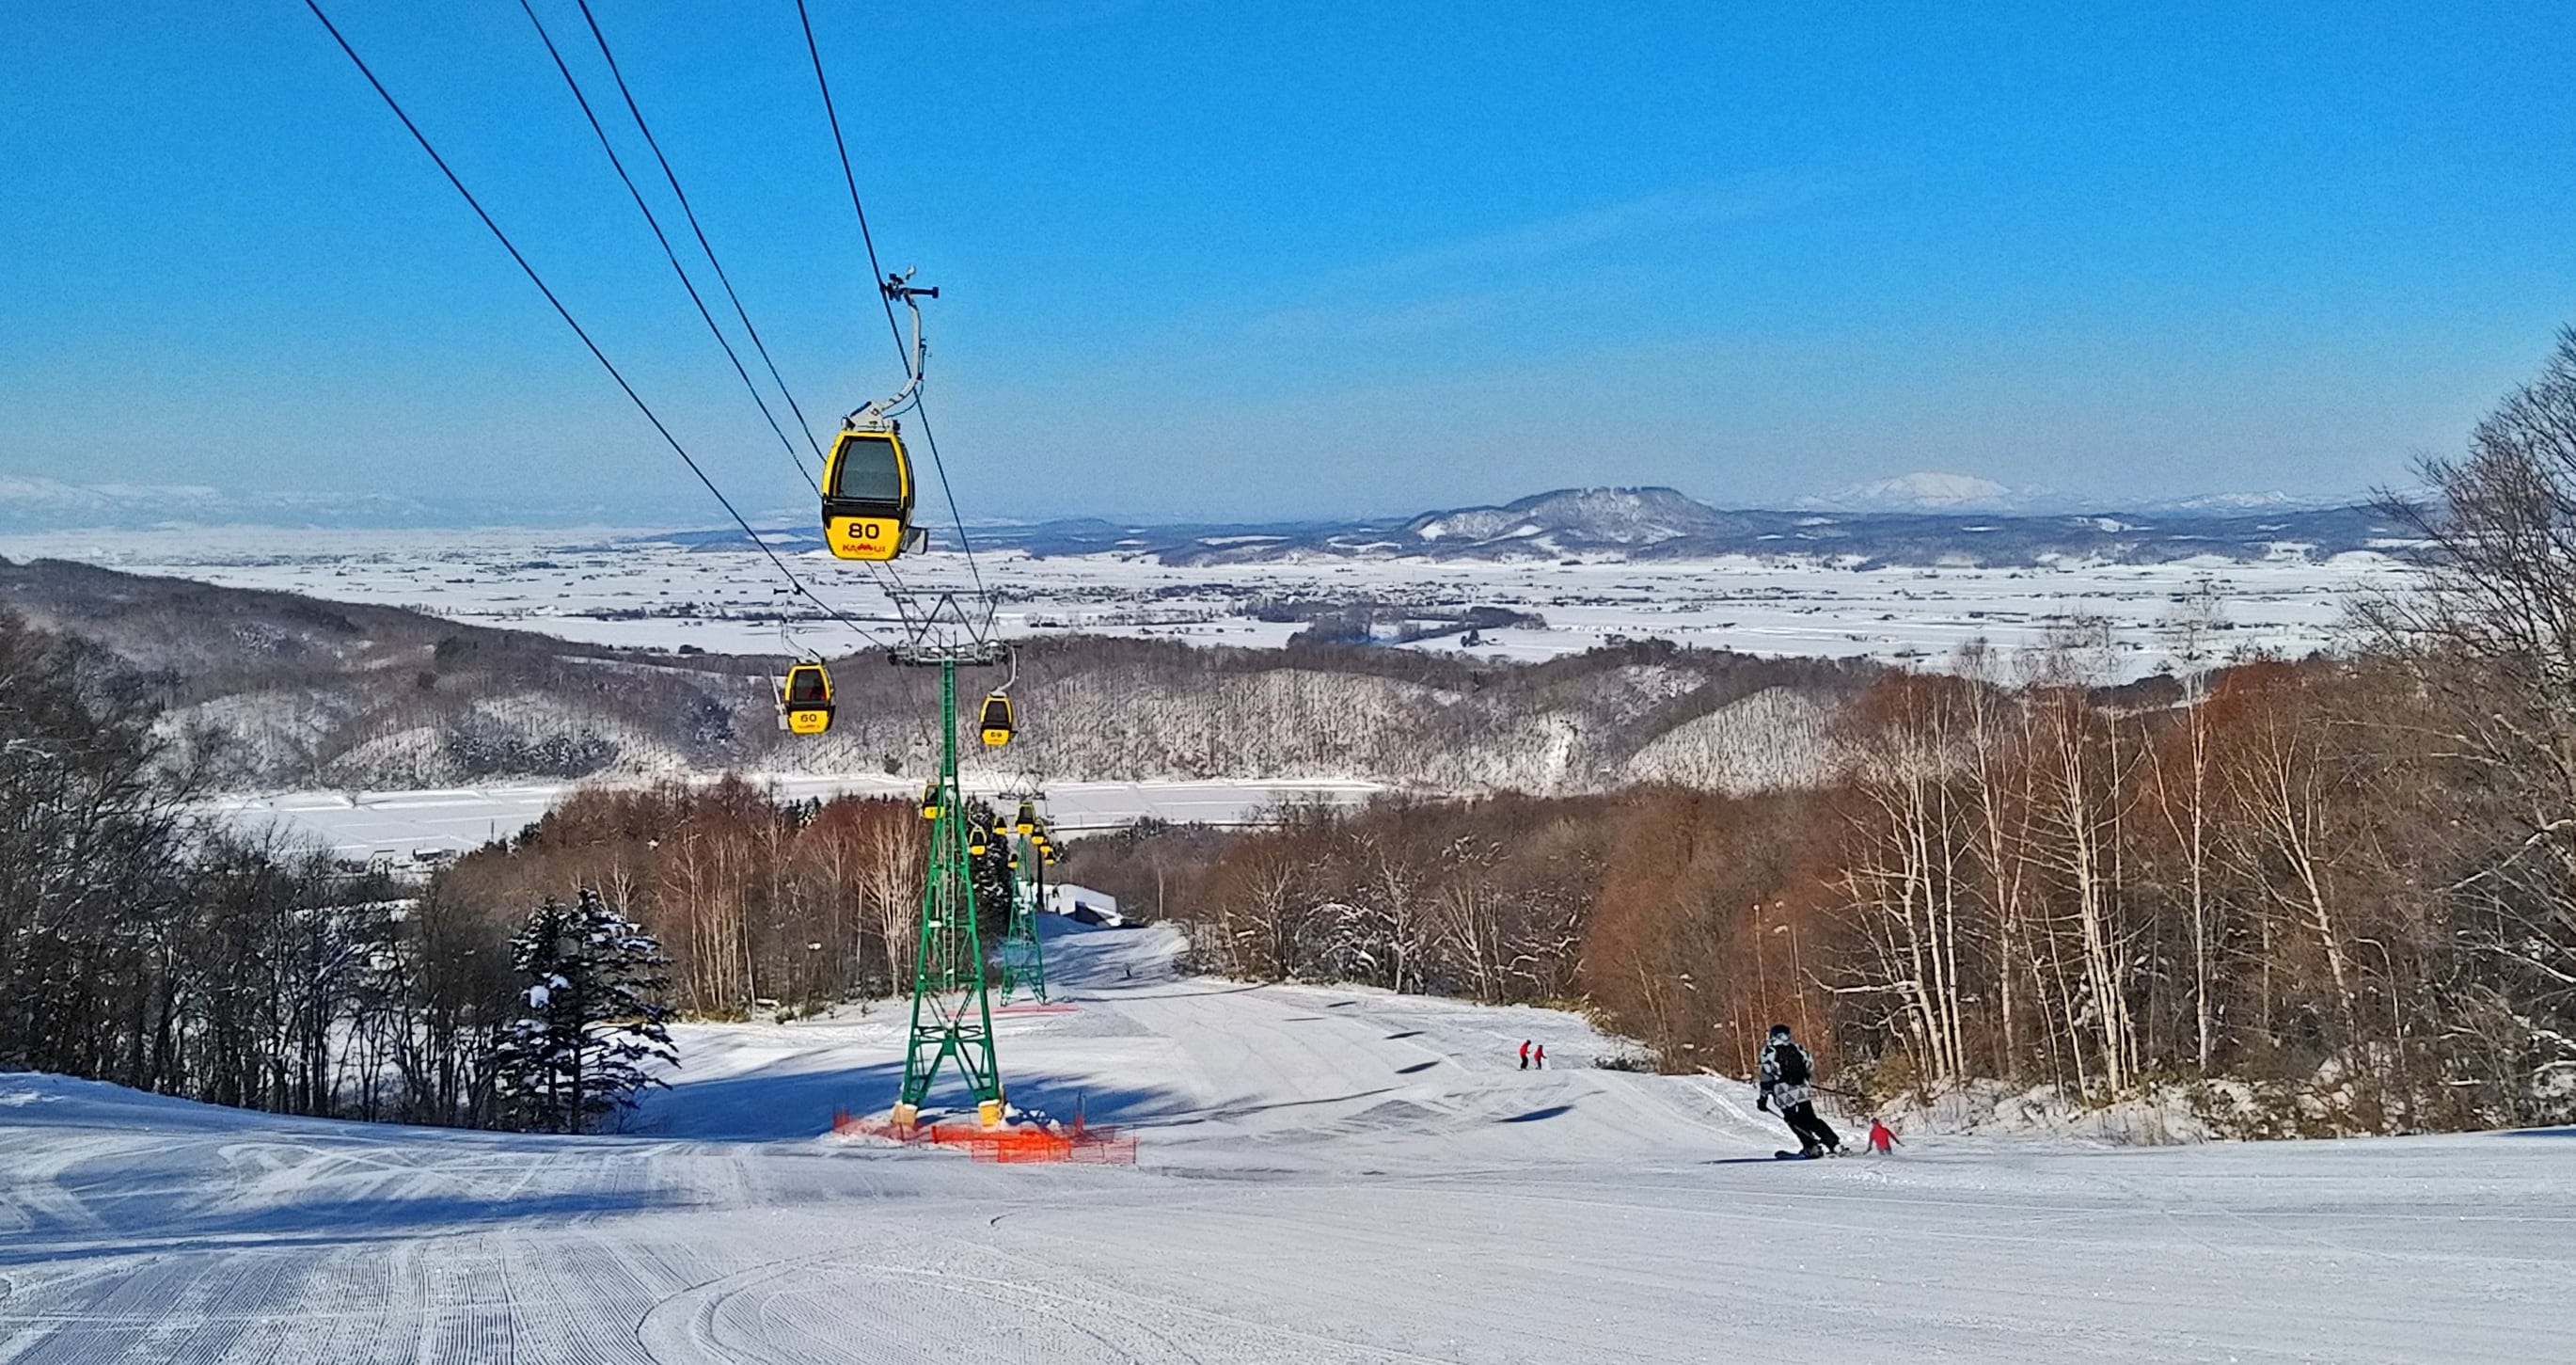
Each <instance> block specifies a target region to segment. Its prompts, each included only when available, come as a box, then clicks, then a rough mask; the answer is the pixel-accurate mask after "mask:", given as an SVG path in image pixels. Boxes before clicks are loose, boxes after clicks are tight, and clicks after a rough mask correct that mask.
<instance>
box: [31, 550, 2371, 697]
mask: <svg viewBox="0 0 2576 1365" xmlns="http://www.w3.org/2000/svg"><path fill="white" fill-rule="evenodd" d="M622 534H624V533H617V532H609V531H591V532H575V533H566V532H552V531H515V530H501V531H455V532H422V531H365V532H360V531H313V532H305V531H298V532H283V531H275V530H260V529H213V530H191V531H186V532H86V533H53V534H45V535H20V536H6V537H0V556H5V557H8V558H12V559H20V558H28V557H34V556H45V557H53V558H64V559H78V560H84V561H87V562H91V563H96V564H101V565H105V566H108V567H112V568H119V569H126V570H131V571H134V572H141V573H156V574H169V575H175V576H179V577H186V578H195V579H203V580H206V581H208V582H214V583H220V584H225V585H228V586H232V587H246V588H272V589H280V590H285V591H291V592H300V593H308V594H311V595H313V596H316V597H324V598H332V599H337V600H343V601H353V602H365V603H373V604H378V605H386V606H409V607H414V608H417V609H420V610H423V611H428V612H432V613H435V614H437V615H441V616H447V617H451V618H453V619H456V620H460V621H470V622H475V623H480V624H485V625H496V626H508V627H517V628H522V629H531V630H540V631H545V632H547V633H550V634H554V635H558V636H562V637H565V638H568V639H575V640H582V641H588V642H594V643H602V644H613V645H622V646H643V647H658V648H677V647H679V646H681V645H696V646H698V647H699V648H702V649H707V650H711V651H718V652H735V653H742V652H749V653H763V652H776V651H778V650H779V649H780V637H779V634H778V630H777V627H776V626H775V624H774V623H773V619H772V613H773V612H775V611H776V610H777V609H778V603H779V600H780V599H779V598H778V597H777V596H776V594H775V593H774V592H773V591H772V589H773V588H774V587H775V586H776V581H775V574H774V572H773V571H772V570H771V568H770V567H769V565H768V563H767V561H766V560H764V559H762V558H761V557H760V556H758V555H756V554H753V553H751V552H748V551H743V552H695V551H690V550H685V549H682V548H679V547H676V546H672V545H667V544H658V543H641V544H623V543H616V542H617V541H618V540H619V539H620V537H621V535H622ZM796 564H797V568H798V572H799V573H802V574H805V575H807V576H808V577H809V579H810V580H811V581H812V582H813V583H814V585H815V587H816V590H817V591H818V592H819V593H821V594H822V596H823V597H824V598H826V599H827V600H829V601H831V602H833V603H835V604H836V605H839V606H840V607H841V608H842V609H843V610H845V611H846V612H848V613H850V614H851V615H853V616H857V617H861V618H884V617H887V616H888V615H889V614H890V611H891V609H890V607H889V606H888V605H887V600H886V598H885V595H884V594H883V592H882V591H880V590H879V587H878V580H877V578H876V577H875V573H876V571H875V570H873V569H871V568H869V567H867V566H862V565H857V564H848V563H842V562H840V561H836V560H833V559H832V558H830V557H829V556H828V555H824V554H821V553H820V552H816V553H815V554H811V555H806V556H803V557H801V558H799V559H798V560H797V561H796ZM979 567H980V570H981V573H982V576H983V577H984V578H985V579H986V580H987V581H989V582H990V583H992V584H994V585H996V586H998V587H999V588H1000V589H1001V590H1002V592H1003V594H1004V596H1005V599H1006V600H1005V603H1004V606H1003V609H1002V613H1001V617H1000V621H999V624H1000V627H1001V629H1002V630H1003V631H1004V633H1006V634H1011V635H1027V634H1033V633H1040V632H1048V631H1058V630H1066V631H1075V630H1078V631H1084V632H1090V633H1095V634H1112V635H1134V636H1158V637H1168V638H1177V639H1185V640H1192V641H1198V642H1202V643H1210V644H1239V645H1277V644H1280V643H1283V642H1284V641H1285V640H1286V639H1287V638H1288V636H1290V635H1291V634H1293V633H1295V632H1296V631H1297V630H1298V629H1299V628H1300V627H1299V624H1298V623H1296V622H1292V621H1261V620H1256V619H1254V617H1253V615H1252V612H1253V610H1254V608H1255V606H1256V604H1257V603H1258V602H1260V601H1261V600H1263V599H1301V600H1329V601H1347V600H1351V599H1354V598H1367V599H1370V600H1373V601H1378V602H1382V603H1388V604H1393V605H1396V606H1399V607H1403V608H1415V609H1421V610H1425V611H1440V610H1450V611H1455V610H1458V609H1462V608H1467V607H1477V606H1489V607H1504V608H1509V609H1512V610H1516V611H1525V612H1535V613H1537V614H1538V615H1540V616H1541V617H1543V618H1545V620H1546V623H1547V624H1546V627H1545V628H1544V629H1535V628H1523V629H1506V630H1498V631H1488V632H1486V633H1485V639H1484V641H1483V642H1482V643H1481V644H1480V645H1479V646H1478V647H1477V650H1476V652H1477V653H1479V654H1488V655H1501V656H1506V657H1511V658H1519V659H1542V658H1549V657H1553V656H1556V655H1559V654H1565V653H1571V652H1576V651H1580V650H1583V649H1588V648H1591V647H1593V646H1595V645H1598V644H1600V643H1601V642H1602V641H1604V640H1605V639H1607V638H1608V637H1610V636H1613V635H1625V636H1630V637H1638V636H1661V637H1664V638H1667V639H1672V640H1676V641H1679V642H1681V643H1684V644H1688V645H1695V646H1704V647H1712V648H1714V647H1725V648H1731V649H1737V650H1743V651H1747V652H1750V653H1757V654H1771V655H1825V656H1868V657H1873V658H1879V659H1886V660H1896V661H1910V662H1931V663H1937V662H1938V661H1940V660H1941V659H1943V658H1946V657H1948V656H1949V655H1950V654H1951V653H1952V652H1954V651H1955V650H1956V649H1957V648H1958V647H1959V646H1960V645H1962V644H1965V643H1967V642H1969V641H1971V640H1976V639H1980V638H1982V639H1986V640H1989V641H1991V642H1993V643H1994V644H1996V645H1997V646H2000V647H2006V648H2009V647H2015V646H2021V645H2029V644H2036V643H2038V642H2040V641H2041V640H2043V639H2045V638H2046V637H2047V635H2048V634H2049V632H2050V631H2051V630H2052V629H2054V628H2056V627H2058V626H2060V625H2062V624H2064V623H2066V622H2067V621H2069V620H2071V619H2074V618H2077V617H2100V618H2103V619H2105V620H2107V621H2109V622H2111V623H2112V625H2113V627H2114V636H2115V639H2116V641H2117V643H2118V647H2119V650H2120V658H2119V660H2118V667H2119V668H2120V670H2121V671H2122V672H2124V673H2126V674H2129V675H2132V676H2134V675H2138V674H2143V673H2146V672H2150V671H2152V670H2153V669H2154V667H2155V665H2156V663H2157V662H2158V661H2159V660H2160V659H2161V658H2162V657H2163V651H2164V646H2165V641H2164V638H2163V634H2162V632H2161V631H2160V629H2159V623H2160V622H2163V621H2166V620H2168V619H2170V618H2172V617H2173V616H2174V615H2176V612H2177V605H2176V603H2177V599H2178V598H2179V597H2180V596H2181V595H2182V594H2184V593H2186V592H2189V591H2190V590H2192V589H2193V587H2194V586H2195V585H2196V584H2198V583H2200V582H2202V581H2204V580H2205V581H2207V582H2208V583H2210V584H2211V585H2212V587H2213V588H2214V589H2215V590H2216V592H2217V594H2218V595H2219V597H2220V598H2221V600H2222V601H2223V602H2224V603H2225V608H2226V613H2227V618H2228V622H2229V628H2228V631H2227V633H2226V634H2225V635H2224V636H2222V637H2220V639H2219V641H2218V644H2219V647H2220V648H2221V649H2232V648H2237V647H2261V648H2269V649H2276V650H2281V651H2285V652H2288V653H2292V654H2297V653H2304V652H2306V651H2308V650H2311V649H2314V648H2316V647H2317V646H2319V645H2321V644H2323V643H2325V642H2326V641H2327V640H2328V639H2329V638H2330V637H2331V635H2332V633H2333V631H2334V629H2335V627H2336V625H2337V624H2338V623H2339V622H2340V621H2341V620H2342V619H2343V614H2344V608H2345V606H2346V604H2347V603H2348V602H2349V601H2350V599H2351V597H2352V595H2353V594H2354V593H2356V592H2362V591H2372V590H2378V589H2385V588H2389V587H2394V586H2396V585H2398V584H2400V583H2402V582H2403V581H2404V575H2405V570H2404V569H2402V568H2401V567H2399V566H2398V565H2396V564H2395V563H2393V562H2392V561H2390V560H2388V559H2385V558H2383V557H2381V556H2378V555H2373V554H2352V555H2344V556H2339V557H2337V558H2335V559H2333V560H2331V561H2329V562H2325V563H2314V562H2311V561H2310V560H2308V559H2306V558H2304V557H2302V556H2300V555H2299V554H2297V553H2294V552H2291V551H2288V550H2285V551H2284V553H2282V554H2281V555H2280V556H2278V557H2276V558H2274V559H2271V560H2267V561H2262V562H2256V563H2247V562H2240V561H2230V560H2220V559H2215V558H2213V559H2208V560H2191V561H2184V562H2180V563H2173V564H2159V565H2121V564H2090V563H2083V564H2074V563H2070V564H2060V565H2054V566H2050V567H2044V568H2018V569H1975V568H1938V569H1934V568H1877V569H1858V568H1850V567H1844V566H1840V565H1836V564H1830V563H1821V562H1817V561H1814V560H1792V559H1782V560H1766V559H1757V558H1752V557H1744V556H1738V557H1731V558H1725V559H1714V560H1703V561H1674V562H1638V563H1628V562H1622V561H1618V560H1609V559H1598V558H1593V559H1576V560H1569V561H1564V562H1555V561H1547V562H1520V563H1509V564H1486V563H1443V562H1434V561H1429V560H1420V559H1340V558H1316V559H1311V560H1307V561H1303V562H1295V563H1280V564H1248V565H1232V566H1215V567H1203V568H1173V567H1167V566H1165V565H1163V564H1161V563H1159V562H1156V561H1153V560H1150V559H1145V558H1140V557H1129V556H1120V555H1077V556H1064V557H1050V558H1031V557H1029V556H1027V555H1023V554H1019V553H1015V552H1003V553H987V554H985V555H982V556H980V564H979ZM900 572H901V574H902V575H903V577H904V580H905V581H906V582H907V583H908V584H911V585H913V586H934V585H937V586H959V587H962V586H967V585H968V584H969V582H970V575H969V570H968V567H967V565H966V564H965V562H964V560H963V559H962V557H960V556H958V555H955V554H946V553H933V554H928V555H922V556H917V557H913V558H908V559H906V560H905V561H903V563H902V565H901V566H900ZM802 643H803V644H805V645H807V646H810V647H813V648H818V649H824V650H850V649H857V648H860V647H861V646H862V644H863V643H864V642H862V641H860V640H858V639H855V638H851V637H849V635H848V633H847V632H846V631H844V630H843V629H842V628H840V627H839V626H837V625H831V626H818V627H816V628H814V629H810V630H807V631H805V632H804V634H803V637H802ZM1426 647H1431V648H1456V647H1457V642H1456V639H1455V637H1449V638H1445V639H1441V640H1437V641H1433V642H1431V643H1430V644H1429V645H1427V646H1426Z"/></svg>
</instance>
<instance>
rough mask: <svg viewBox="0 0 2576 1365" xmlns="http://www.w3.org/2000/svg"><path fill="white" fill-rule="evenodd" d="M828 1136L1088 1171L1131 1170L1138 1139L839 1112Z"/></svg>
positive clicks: (1081, 1127)
mask: <svg viewBox="0 0 2576 1365" xmlns="http://www.w3.org/2000/svg"><path fill="white" fill-rule="evenodd" d="M832 1131H833V1132H835V1133H837V1134H839V1135H841V1136H843V1137H867V1138H876V1139H878V1140H880V1141H885V1142H900V1143H903V1144H905V1145H906V1146H912V1145H916V1144H926V1145H929V1146H934V1147H956V1148H962V1149H964V1151H965V1153H966V1155H967V1156H968V1158H970V1159H972V1160H975V1161H990V1162H995V1163H998V1164H1001V1165H1020V1164H1024V1163H1029V1162H1041V1161H1068V1162H1073V1163H1075V1164H1077V1165H1087V1166H1133V1165H1135V1164H1136V1139H1134V1138H1132V1137H1122V1136H1120V1135H1119V1132H1118V1130H1117V1129H1115V1128H1102V1127H1092V1126H1089V1125H1086V1124H1084V1123H1083V1122H1082V1121H1080V1120H1079V1119H1077V1120H1075V1121H1074V1123H1073V1126H1071V1127H1069V1128H1068V1127H1062V1126H1046V1127H1042V1126H1039V1125H1037V1124H1025V1123H1024V1124H1005V1125H1004V1126H1002V1127H999V1128H985V1127H982V1126H980V1125H977V1124H972V1123H914V1124H896V1123H894V1122H892V1121H890V1120H887V1119H884V1118H877V1117H862V1116H860V1115H857V1114H852V1113H850V1112H849V1111H847V1110H842V1111H840V1112H838V1113H835V1114H834V1115H832Z"/></svg>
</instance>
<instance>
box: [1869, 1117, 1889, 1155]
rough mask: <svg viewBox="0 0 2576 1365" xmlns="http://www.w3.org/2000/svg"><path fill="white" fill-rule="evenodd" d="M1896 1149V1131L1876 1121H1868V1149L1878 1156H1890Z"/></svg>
mask: <svg viewBox="0 0 2576 1365" xmlns="http://www.w3.org/2000/svg"><path fill="white" fill-rule="evenodd" d="M1895 1148H1896V1130H1895V1129H1893V1128H1890V1127H1888V1126H1887V1125H1886V1124H1885V1123H1882V1122H1880V1121H1879V1120H1877V1119H1871V1120H1870V1121H1869V1149H1870V1150H1871V1151H1873V1152H1876V1153H1878V1154H1879V1155H1880V1156H1892V1155H1894V1154H1895Z"/></svg>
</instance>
